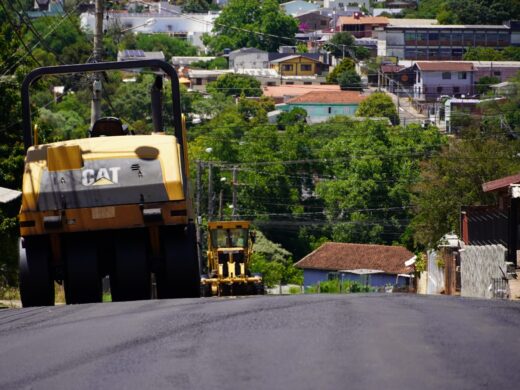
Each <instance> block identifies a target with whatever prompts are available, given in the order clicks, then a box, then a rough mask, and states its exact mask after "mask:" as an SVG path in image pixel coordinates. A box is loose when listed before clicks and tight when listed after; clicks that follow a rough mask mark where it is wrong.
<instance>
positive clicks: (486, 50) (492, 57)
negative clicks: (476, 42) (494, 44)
mask: <svg viewBox="0 0 520 390" xmlns="http://www.w3.org/2000/svg"><path fill="white" fill-rule="evenodd" d="M463 59H464V60H465V61H520V47H515V46H508V47H506V48H504V49H503V50H497V49H493V48H490V47H470V48H468V50H467V52H466V53H465V54H464V57H463Z"/></svg>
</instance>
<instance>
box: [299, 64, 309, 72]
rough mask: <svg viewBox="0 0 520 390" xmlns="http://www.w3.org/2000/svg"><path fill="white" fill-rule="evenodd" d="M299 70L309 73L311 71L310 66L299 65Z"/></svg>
mask: <svg viewBox="0 0 520 390" xmlns="http://www.w3.org/2000/svg"><path fill="white" fill-rule="evenodd" d="M300 70H301V71H302V72H310V71H311V70H312V65H311V64H300Z"/></svg>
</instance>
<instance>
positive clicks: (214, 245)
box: [201, 221, 265, 296]
mask: <svg viewBox="0 0 520 390" xmlns="http://www.w3.org/2000/svg"><path fill="white" fill-rule="evenodd" d="M250 226H251V223H250V222H249V221H214V222H208V275H207V276H203V277H202V278H201V291H202V295H203V296H215V295H218V296H223V295H224V296H225V295H259V294H264V293H265V289H264V284H263V281H262V277H261V276H260V275H252V274H251V270H250V265H251V254H252V253H253V244H254V241H255V236H254V233H253V232H251V231H250Z"/></svg>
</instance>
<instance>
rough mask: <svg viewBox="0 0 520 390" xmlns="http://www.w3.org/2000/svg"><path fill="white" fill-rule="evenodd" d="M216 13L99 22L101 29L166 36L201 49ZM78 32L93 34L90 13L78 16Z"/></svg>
mask: <svg viewBox="0 0 520 390" xmlns="http://www.w3.org/2000/svg"><path fill="white" fill-rule="evenodd" d="M217 16H218V14H216V13H207V14H182V13H180V14H177V13H175V12H174V11H171V10H170V9H168V11H166V9H162V10H161V12H153V13H126V12H125V13H120V12H107V14H106V17H105V19H104V21H103V29H108V28H109V27H111V26H114V25H116V26H119V27H120V28H121V29H122V30H127V31H128V30H132V31H133V32H136V33H138V32H139V33H149V34H151V33H167V34H170V35H171V36H175V37H178V38H183V39H186V40H187V41H188V42H190V43H191V44H193V45H195V46H197V47H199V48H201V49H203V48H204V45H203V43H202V40H201V38H202V34H204V33H210V32H211V30H212V29H213V22H214V20H215V19H216V18H217ZM80 20H81V28H83V29H86V30H90V31H94V26H95V15H94V14H93V13H90V12H86V13H83V14H81V16H80Z"/></svg>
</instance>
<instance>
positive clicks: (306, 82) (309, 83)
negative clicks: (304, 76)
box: [303, 81, 312, 85]
mask: <svg viewBox="0 0 520 390" xmlns="http://www.w3.org/2000/svg"><path fill="white" fill-rule="evenodd" d="M303 85H312V81H304V82H303Z"/></svg>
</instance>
